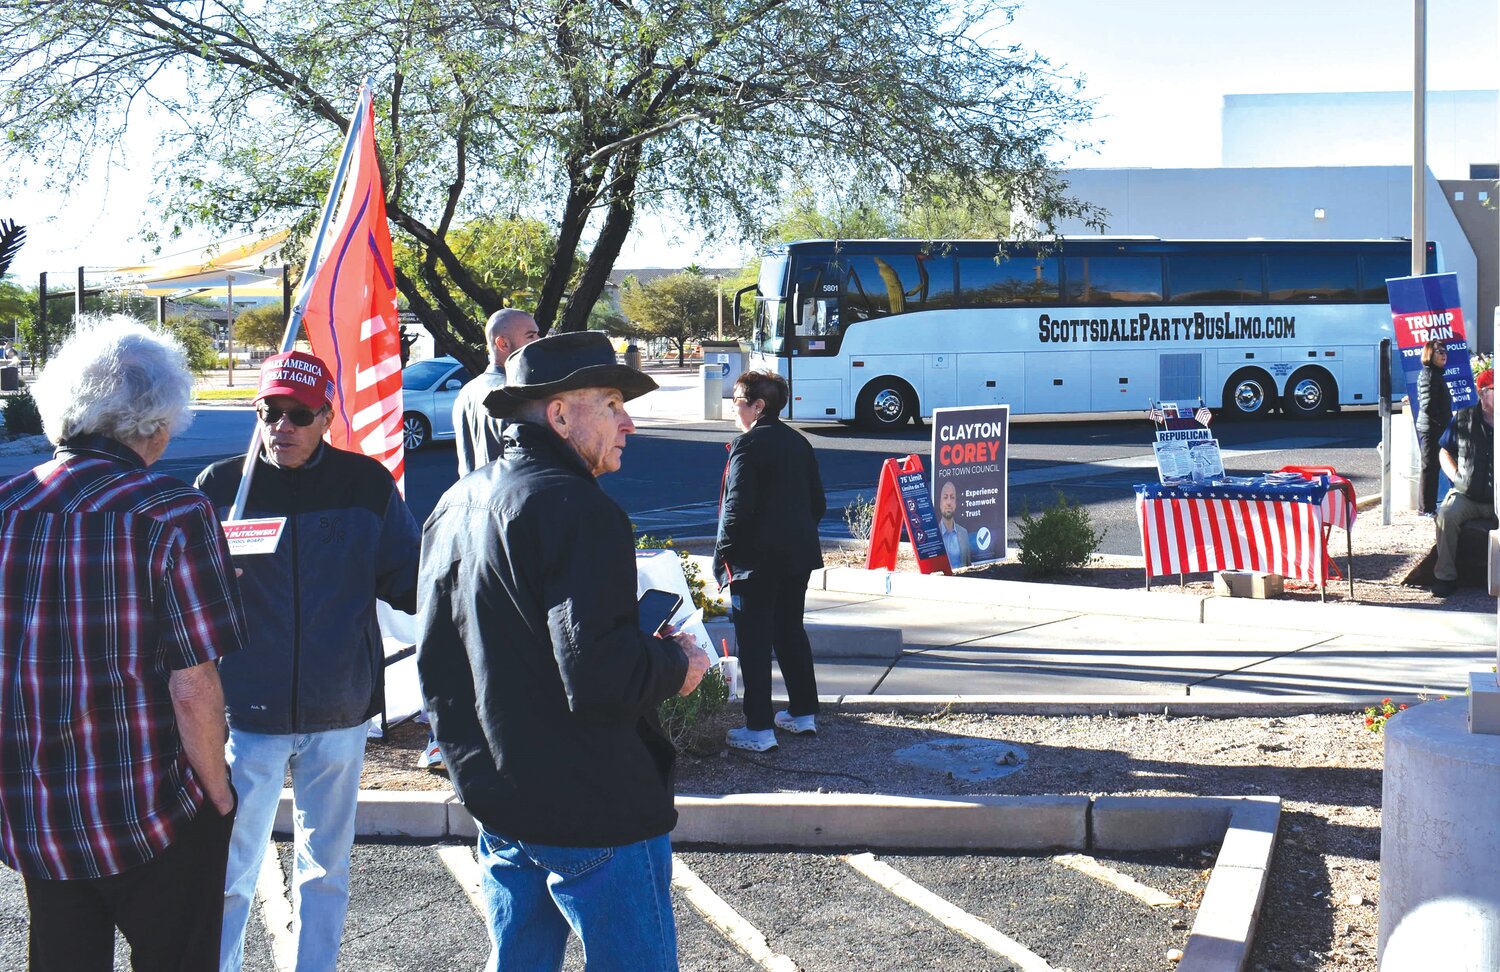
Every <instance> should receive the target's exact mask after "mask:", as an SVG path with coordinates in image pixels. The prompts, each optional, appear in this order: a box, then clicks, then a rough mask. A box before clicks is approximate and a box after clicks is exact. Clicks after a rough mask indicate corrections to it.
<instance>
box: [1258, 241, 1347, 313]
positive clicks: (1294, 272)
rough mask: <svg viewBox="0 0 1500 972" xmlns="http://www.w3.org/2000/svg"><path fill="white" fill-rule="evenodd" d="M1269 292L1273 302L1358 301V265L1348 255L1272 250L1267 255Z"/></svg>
mask: <svg viewBox="0 0 1500 972" xmlns="http://www.w3.org/2000/svg"><path fill="white" fill-rule="evenodd" d="M1266 290H1267V291H1269V292H1270V296H1271V300H1273V301H1283V302H1286V303H1300V302H1306V303H1324V302H1330V303H1331V302H1339V301H1343V302H1349V301H1353V300H1357V299H1358V298H1357V297H1356V294H1357V293H1358V291H1359V270H1358V263H1357V261H1356V260H1355V258H1354V254H1353V253H1348V252H1344V253H1330V252H1319V251H1317V250H1297V251H1291V252H1286V251H1272V252H1270V253H1267V254H1266Z"/></svg>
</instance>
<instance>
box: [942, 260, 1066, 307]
mask: <svg viewBox="0 0 1500 972" xmlns="http://www.w3.org/2000/svg"><path fill="white" fill-rule="evenodd" d="M1057 276H1058V273H1057V257H1055V256H1053V257H1036V256H1032V255H1030V254H1020V253H1018V254H1014V255H1011V256H1009V257H1008V258H1006V259H1004V260H996V259H995V258H994V257H993V256H975V257H970V256H965V257H959V259H958V288H959V291H958V293H959V298H958V302H959V303H960V304H968V305H980V306H983V305H986V304H1055V303H1057V298H1058V282H1057Z"/></svg>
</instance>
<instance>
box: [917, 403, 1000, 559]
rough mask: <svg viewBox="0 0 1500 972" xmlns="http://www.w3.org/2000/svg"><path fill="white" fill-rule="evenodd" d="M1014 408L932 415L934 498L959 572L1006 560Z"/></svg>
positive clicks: (988, 407)
mask: <svg viewBox="0 0 1500 972" xmlns="http://www.w3.org/2000/svg"><path fill="white" fill-rule="evenodd" d="M1009 441H1010V406H1008V405H982V406H978V407H974V408H939V409H935V410H934V411H933V413H932V497H933V500H932V501H933V505H934V506H935V507H937V513H938V531H939V534H940V536H941V537H942V540H943V546H944V547H945V548H946V549H947V552H948V560H949V562H950V563H951V564H952V565H953V566H954V567H955V568H957V567H971V566H973V565H974V564H987V563H991V562H993V561H997V560H1004V559H1005V551H1006V539H1007V538H1006V522H1007V517H1006V506H1007V496H1006V486H1005V484H1006V473H1007V465H1008V463H1007V458H1006V457H1007V447H1008V445H1009Z"/></svg>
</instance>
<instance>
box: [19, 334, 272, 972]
mask: <svg viewBox="0 0 1500 972" xmlns="http://www.w3.org/2000/svg"><path fill="white" fill-rule="evenodd" d="M192 386H193V379H192V375H191V374H190V373H189V372H188V369H187V362H186V359H185V358H184V356H183V353H182V349H181V348H180V347H179V346H178V345H177V343H176V342H175V341H173V340H172V339H170V338H168V337H164V336H162V335H159V334H156V333H155V332H153V331H151V330H150V329H149V328H147V327H145V326H144V325H142V324H139V323H137V322H135V321H131V320H129V319H125V318H107V319H104V320H102V321H97V322H94V323H92V324H89V325H87V326H80V328H79V330H78V332H77V333H75V334H74V335H73V336H72V337H70V338H69V339H68V340H67V341H65V342H64V343H63V345H62V347H61V348H60V349H59V350H58V352H57V354H56V355H54V356H53V358H52V360H51V361H50V362H48V364H47V367H46V369H45V370H44V371H43V372H42V375H41V377H40V378H39V379H38V380H37V382H36V383H35V385H34V387H33V393H34V395H35V397H36V401H37V406H38V408H39V410H40V411H41V414H42V423H43V425H44V426H45V428H46V431H47V437H48V438H50V439H51V440H52V441H53V442H55V443H56V444H57V453H56V455H55V456H54V457H53V458H52V459H50V460H49V461H47V462H45V463H43V464H41V465H40V466H37V467H36V468H35V469H32V470H31V471H30V472H28V473H26V474H24V475H21V476H17V477H15V478H13V479H11V480H8V481H6V482H0V859H3V860H4V862H5V863H6V864H8V865H9V866H11V867H13V868H15V869H16V870H17V871H19V872H20V873H21V875H22V878H23V879H24V880H25V883H26V899H27V906H28V908H29V909H30V917H31V921H30V932H29V934H30V942H29V945H28V951H29V961H30V964H31V967H32V968H39V969H79V970H94V969H98V970H104V969H109V968H110V967H111V966H112V964H113V958H112V956H113V953H114V939H115V930H116V929H119V930H120V931H121V932H122V933H123V934H124V935H125V938H126V939H127V940H128V941H129V942H130V949H131V961H132V964H133V966H134V967H135V968H149V969H167V968H172V969H179V968H182V969H186V968H194V969H199V968H201V969H208V968H216V967H217V965H218V960H219V933H220V928H221V924H222V921H223V906H224V895H223V891H224V869H225V861H226V860H227V857H228V852H229V836H230V831H231V828H232V825H233V817H234V807H235V798H234V792H233V791H232V790H231V789H230V786H229V772H228V767H227V765H226V763H225V759H224V742H225V737H226V735H227V733H226V728H225V724H224V695H223V692H222V690H221V688H220V685H219V676H218V670H217V668H216V659H218V658H219V657H221V656H223V655H226V654H228V653H230V652H234V651H238V650H239V649H240V648H241V647H243V646H244V644H245V641H246V630H245V618H244V614H243V612H242V611H241V609H240V603H239V597H238V594H237V592H236V590H235V585H234V579H233V576H232V575H231V573H230V562H229V549H228V545H227V544H226V543H225V541H224V533H223V530H222V529H221V528H220V527H219V522H218V519H217V518H216V517H215V516H214V511H213V507H212V506H211V505H210V504H209V501H208V497H206V496H204V495H203V494H202V493H200V492H198V491H197V490H195V489H193V488H191V487H189V486H186V485H184V484H183V483H181V482H179V481H177V480H175V479H172V478H170V477H167V476H162V475H158V474H156V473H152V472H151V471H150V470H149V469H147V467H148V466H149V465H151V463H153V462H155V461H156V460H157V459H158V458H160V457H161V454H162V453H163V452H164V451H165V450H166V448H167V443H168V441H170V439H171V438H172V435H173V434H174V433H175V432H177V431H179V430H181V429H182V428H184V427H185V426H186V425H187V423H188V420H189V415H190V413H189V412H188V403H189V400H190V396H191V394H192Z"/></svg>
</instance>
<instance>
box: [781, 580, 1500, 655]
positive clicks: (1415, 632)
mask: <svg viewBox="0 0 1500 972" xmlns="http://www.w3.org/2000/svg"><path fill="white" fill-rule="evenodd" d="M808 587H809V588H810V589H812V590H822V591H830V592H834V593H841V594H873V595H885V596H888V597H904V598H911V599H915V600H923V601H948V602H953V603H959V604H985V605H996V604H1003V605H1006V606H1008V607H1019V608H1031V609H1039V610H1050V611H1065V612H1068V613H1070V614H1085V613H1086V614H1105V615H1117V616H1123V617H1134V618H1148V619H1152V620H1158V621H1186V622H1189V623H1195V624H1222V625H1236V626H1242V627H1243V626H1253V627H1257V628H1285V629H1291V630H1298V631H1323V632H1335V633H1338V634H1353V635H1377V636H1380V637H1382V638H1410V639H1415V640H1420V641H1443V642H1452V643H1455V644H1484V643H1487V642H1491V643H1492V642H1494V641H1495V635H1496V618H1495V615H1494V614H1493V613H1489V612H1452V611H1450V612H1437V611H1434V610H1431V609H1427V608H1400V607H1384V606H1379V605H1370V604H1324V603H1314V602H1296V601H1292V602H1276V601H1264V600H1251V599H1247V598H1223V597H1214V596H1212V595H1203V594H1185V593H1176V592H1171V591H1159V592H1154V593H1153V592H1148V591H1145V590H1140V591H1126V590H1117V589H1111V588H1097V587H1088V586H1086V585H1081V584H1034V583H1028V582H1026V581H1003V580H988V579H982V578H978V577H947V576H944V575H942V574H910V573H899V572H895V571H878V570H860V569H858V568H855V567H825V568H824V569H823V570H821V571H814V572H813V575H812V578H811V579H810V580H809V581H808ZM1080 605H1087V610H1086V611H1081V610H1080V609H1079V606H1080Z"/></svg>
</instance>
